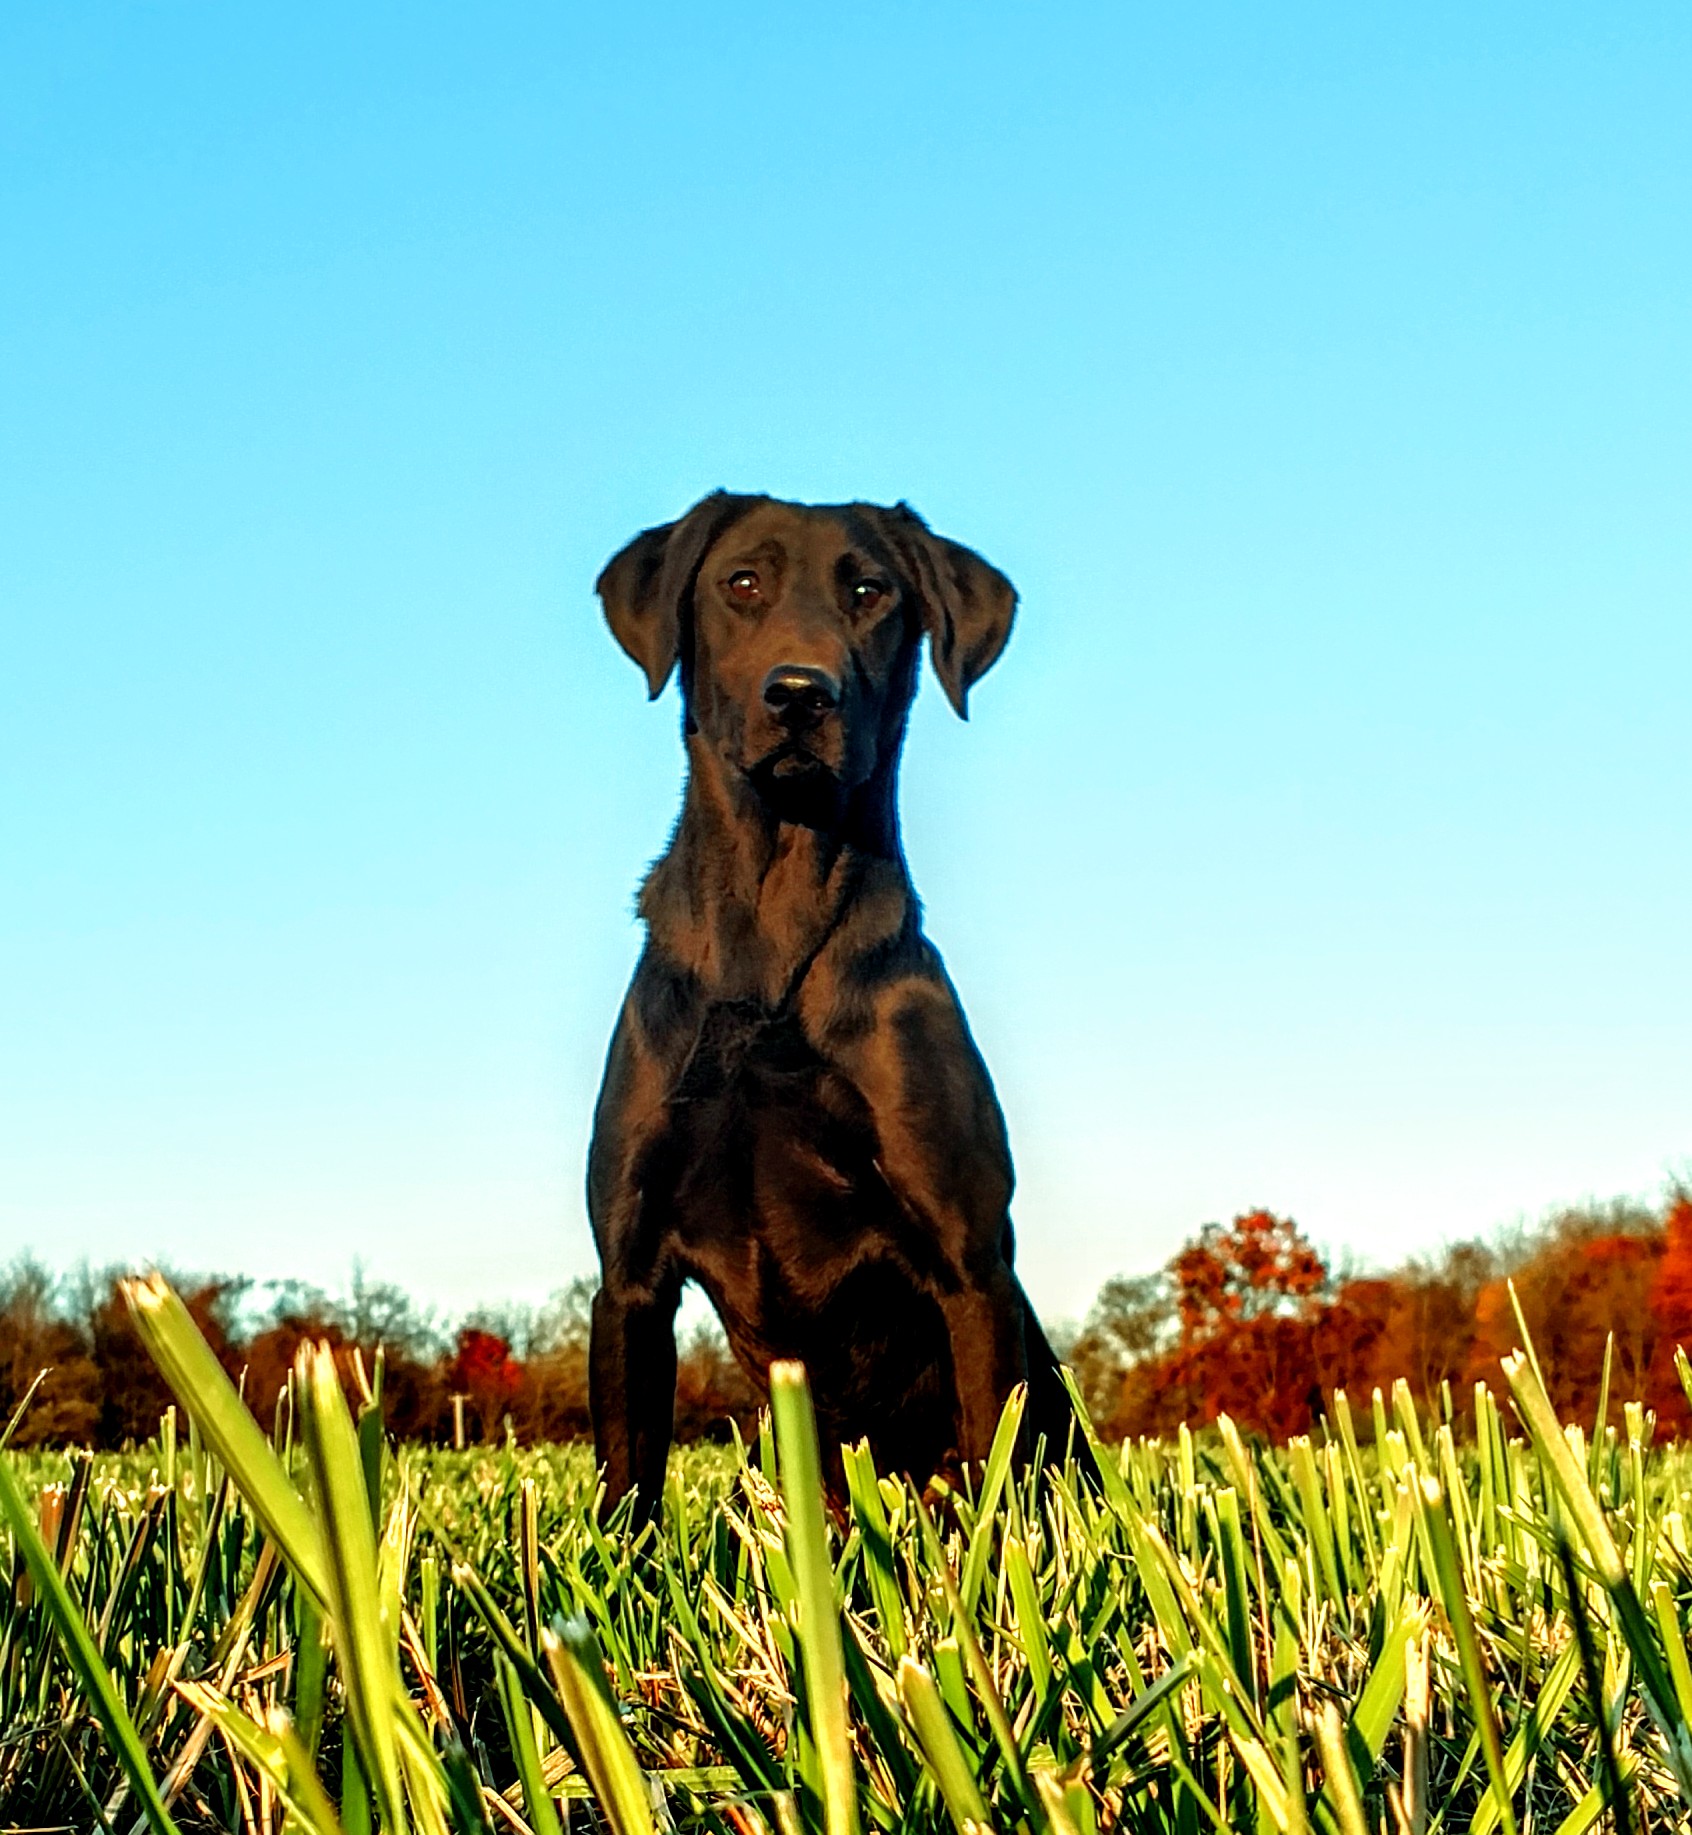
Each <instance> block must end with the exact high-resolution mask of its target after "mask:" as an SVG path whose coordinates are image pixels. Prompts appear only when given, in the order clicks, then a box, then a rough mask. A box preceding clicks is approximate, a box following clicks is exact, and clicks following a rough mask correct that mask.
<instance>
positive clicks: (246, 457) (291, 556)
mask: <svg viewBox="0 0 1692 1835" xmlns="http://www.w3.org/2000/svg"><path fill="white" fill-rule="evenodd" d="M1689 98H1692V11H1689V10H1688V9H1687V8H1686V7H1685V6H1684V5H1682V4H1678V3H1677V4H1673V5H1650V4H1642V5H1636V6H1628V7H1624V8H1614V9H1601V8H1594V7H1591V6H1586V5H1583V6H1569V5H1547V4H1535V5H1532V6H1527V5H1519V6H1510V5H1499V6H1489V7H1485V8H1478V9H1477V8H1474V7H1470V6H1456V5H1450V6H1426V7H1416V8H1408V9H1407V8H1365V7H1358V6H1353V5H1346V6H1341V5H1328V6H1322V5H1311V6H1303V7H1296V8H1285V7H1274V8H1271V7H1263V6H1256V5H1252V6H1247V5H1240V6H1224V5H1205V4H1200V5H1183V6H1159V7H1147V6H1138V5H1125V6H1098V7H1093V6H1084V5H1074V6H1062V5H1059V6H1047V7H1039V8H1036V7H1033V6H1010V5H1002V4H994V3H985V4H984V3H982V0H976V3H973V4H970V5H968V6H964V5H914V6H913V5H910V4H899V5H892V4H870V5H865V4H859V5H857V6H854V7H852V8H850V9H840V8H823V7H801V6H794V5H786V6H775V5H770V6H764V7H760V6H755V5H744V4H736V3H735V0H728V3H727V4H723V5H717V6H711V7H699V6H684V5H679V4H678V5H626V4H625V5H621V6H605V5H597V6H589V5H585V4H580V3H579V0H577V3H574V4H566V5H544V6H541V5H537V6H532V7H521V6H509V5H495V6H491V7H483V8H473V9H467V8H464V7H462V6H429V5H418V4H406V5H404V6H397V5H396V6H389V7H383V6H375V5H361V6H357V7H351V8H349V7H329V6H321V5H306V4H299V5H293V6H289V7H283V8H274V7H272V8H260V7H238V8H213V7H210V6H203V5H182V6H172V7H143V6H114V5H97V4H96V5H89V6H81V7H46V6H34V7H24V6H13V7H8V8H6V9H5V10H4V12H3V14H0V1255H3V1254H5V1253H9V1252H11V1251H13V1250H15V1249H18V1248H22V1247H23V1246H25V1245H28V1246H31V1247H33V1248H34V1249H35V1250H36V1251H38V1252H40V1253H41V1254H43V1255H44V1256H46V1257H47V1258H48V1259H49V1260H50V1261H51V1262H53V1263H55V1264H57V1265H61V1266H63V1265H68V1264H69V1263H71V1262H73V1261H74V1260H76V1259H77V1258H79V1257H82V1256H88V1257H91V1258H93V1259H95V1260H96V1261H106V1260H110V1259H126V1260H140V1259H143V1258H146V1257H149V1256H157V1257H162V1258H166V1259H168V1260H170V1261H172V1262H175V1263H177V1264H178V1265H184V1266H187V1267H192V1268H223V1269H239V1270H242V1271H245V1272H248V1273H251V1274H254V1275H257V1276H260V1277H266V1276H275V1275H281V1274H297V1275H302V1276H305V1277H308V1278H314V1279H317V1280H320V1281H323V1282H325V1283H327V1284H331V1285H338V1284H341V1283H344V1282H345V1280H346V1279H347V1277H348V1274H349V1271H350V1269H351V1266H352V1263H353V1260H354V1258H355V1257H361V1258H363V1260H364V1262H365V1264H366V1265H367V1267H368V1268H369V1270H370V1272H371V1273H372V1275H375V1276H380V1277H385V1278H393V1279H397V1280H400V1281H403V1282H405V1283H407V1284H409V1285H410V1286H411V1287H412V1288H413V1289H414V1290H415V1291H416V1292H417V1293H419V1294H420V1295H421V1296H422V1297H423V1298H424V1299H426V1300H428V1301H431V1302H433V1303H435V1304H438V1305H441V1306H443V1307H447V1308H462V1307H466V1306H468V1305H470V1304H472V1303H474V1302H476V1301H480V1300H485V1299H494V1298H534V1297H537V1296H539V1295H540V1294H543V1293H545V1292H546V1291H547V1290H549V1289H550V1288H552V1287H554V1286H556V1285H557V1284H558V1283H560V1282H561V1281H563V1280H565V1279H567V1278H568V1277H570V1276H571V1275H573V1274H576V1273H580V1272H583V1271H585V1270H587V1269H588V1268H590V1267H591V1265H592V1251H591V1246H590V1243H589V1238H588V1233H587V1226H586V1222H585V1216H584V1209H583V1204H582V1201H581V1196H580V1187H581V1173H582V1162H583V1157H584V1150H585V1146H586V1140H587V1132H588V1123H589V1114H590V1109H591V1105H592V1100H593V1095H594V1091H595V1088H596V1086H597V1082H598V1076H599V1071H600V1065H601V1061H602V1056H603V1052H604V1047H605V1042H606V1039H607V1037H608V1034H609V1030H610V1026H611V1023H612V1020H613V1017H614V1014H615V1010H616V1007H617V1003H618V1000H619V998H620V993H621V989H622V985H623V983H624V981H625V979H626V977H627V974H628V971H629V969H630V967H631V965H632V962H633V960H634V957H635V954H636V952H637V949H638V946H639V937H638V932H637V930H636V927H635V925H634V923H633V921H632V916H631V901H632V895H633V893H634V890H635V887H636V885H637V883H638V880H639V878H640V875H641V873H642V871H643V869H644V866H645V864H646V863H647V862H648V861H649V860H650V859H651V858H652V857H653V856H654V855H655V854H656V853H657V852H658V851H659V850H660V849H661V847H662V845H663V841H664V838H665V834H666V832H667V828H668V825H669V823H670V821H671V819H672V817H673V814H674V811H675V807H676V799H677V790H678V787H679V782H680V762H681V753H680V747H679V743H678V739H677V732H676V727H677V708H676V704H675V699H674V692H673V690H672V691H671V693H670V694H669V695H667V696H666V698H665V700H664V701H663V702H662V703H660V704H659V705H657V706H656V707H649V706H648V705H647V704H646V701H645V696H644V690H643V686H642V683H641V680H640V678H639V675H638V673H637V672H636V670H635V669H634V667H633V666H632V665H631V664H630V663H629V662H628V661H627V660H626V659H625V658H624V657H623V656H622V655H621V654H620V653H619V652H618V651H617V649H616V648H615V646H614V645H613V643H612V642H611V640H610V638H609V636H608V635H607V634H606V632H605V630H604V628H603V626H602V625H601V623H600V621H599V618H598V613H597V608H596V604H595V602H594V600H593V597H592V590H591V588H592V581H593V578H594V575H595V573H596V572H597V570H598V568H599V566H600V565H601V563H602V562H603V561H604V560H605V558H606V557H607V556H608V555H609V554H610V553H611V552H612V551H613V550H614V549H615V548H617V547H618V546H619V545H620V544H621V543H622V542H623V540H624V539H626V538H627V537H628V536H629V535H630V534H632V533H633V532H634V531H635V530H637V529H639V528H641V527H643V526H645V525H648V524H650V523H653V522H657V521H661V520H664V519H667V518H669V517H671V516H673V515H676V514H677V513H679V512H680V511H681V510H682V509H684V508H685V507H686V506H687V505H688V504H689V503H690V502H691V501H692V500H693V499H694V498H696V497H697V496H699V495H701V494H702V493H703V492H705V491H706V490H708V489H710V488H712V487H714V486H717V485H727V486H730V487H733V488H736V489H742V490H765V491H770V492H773V493H776V494H779V495H788V496H796V497H801V498H821V499H838V498H843V497H868V498H873V499H882V500H893V499H896V498H900V497H904V498H908V499H909V500H910V501H911V502H913V503H914V504H915V505H917V506H918V507H919V508H920V509H921V510H922V511H923V512H924V513H925V514H926V515H927V516H928V517H929V519H930V520H931V521H932V522H933V523H934V524H935V525H936V526H937V527H938V528H939V529H941V530H942V531H943V532H945V533H947V534H950V535H953V536H956V537H958V538H960V539H962V540H964V541H967V542H969V543H971V544H973V545H975V546H977V547H979V548H980V549H981V550H982V551H983V552H984V553H986V554H987V555H988V556H989V557H990V558H991V559H992V560H994V561H995V562H997V563H998V564H999V565H1000V566H1002V567H1003V568H1004V569H1005V570H1006V571H1007V572H1009V573H1010V574H1011V575H1012V577H1013V578H1014V579H1015V580H1016V581H1017V583H1018V585H1019V586H1020V587H1021V589H1022V593H1023V610H1022V617H1021V621H1020V624H1019V627H1018V629H1017V632H1016V634H1015V636H1014V638H1013V640H1012V642H1011V645H1010V648H1009V650H1008V651H1007V653H1006V655H1005V657H1004V660H1003V661H1002V662H1001V664H1000V665H999V667H998V669H997V670H996V671H995V673H994V674H993V675H992V676H990V677H989V678H988V679H987V680H986V681H985V682H984V683H983V684H982V685H981V687H980V688H979V689H978V691H977V692H976V694H975V695H974V696H973V697H972V711H973V717H972V719H971V721H970V723H969V725H968V726H964V725H961V724H960V723H958V722H957V721H956V720H954V719H953V717H952V716H951V714H950V713H949V711H948V710H947V709H946V707H945V704H944V701H943V699H942V697H941V696H940V695H939V693H938V692H937V691H936V689H935V687H934V685H933V684H932V682H929V683H928V684H926V685H925V687H924V689H923V691H922V695H921V698H920V702H919V706H918V709H917V713H916V717H915V719H914V722H913V726H912V731H911V738H910V744H909V750H908V753H907V769H906V775H905V815H906V839H907V843H908V847H909V852H910V856H911V861H912V867H913V871H914V874H915V877H916V880H917V884H918V886H919V888H920V889H921V891H922V892H923V894H924V897H925V900H926V904H927V909H928V915H929V927H930V930H931V932H932V934H933V936H934V938H935V939H936V941H937V942H938V943H939V945H940V947H941V949H942V950H943V951H944V952H945V953H946V955H947V958H948V960H949V963H950V966H951V968H952V972H953V975H954V977H955V979H956V980H957V981H958V983H959V985H960V988H961V990H962V992H963V995H964V999H965V1003H966V1006H967V1008H968V1011H969V1013H970V1016H971V1019H972V1022H973V1024H974V1027H975V1030H976V1033H977V1036H978V1038H979V1040H980V1041H981V1044H982V1046H983V1048H984V1050H985V1052H986V1054H987V1057H988V1060H989V1062H990V1064H991V1066H992V1068H993V1070H994V1072H995V1074H996V1077H997V1080H998V1085H999V1089H1000V1093H1001V1096H1002V1098H1003V1100H1004V1103H1005V1107H1006V1109H1007V1112H1008V1115H1009V1120H1010V1127H1011V1135H1012V1141H1013V1145H1014V1147H1015V1150H1016V1153H1017V1158H1018V1165H1019V1170H1020V1177H1021V1184H1020V1188H1019V1193H1018V1200H1017V1210H1016V1217H1017V1224H1018V1230H1019V1235H1020V1239H1021V1244H1022V1267H1023V1270H1024V1275H1025V1279H1026V1281H1027V1283H1028V1285H1029V1288H1030V1290H1031V1292H1032V1293H1033V1295H1034V1297H1035V1300H1036V1302H1037V1303H1038V1304H1039V1305H1040V1306H1041V1308H1042V1309H1043V1310H1044V1311H1046V1312H1047V1313H1049V1314H1064V1313H1069V1314H1074V1313H1079V1312H1080V1311H1083V1310H1084V1309H1085V1306H1086V1304H1087V1302H1088V1300H1089V1298H1090V1296H1091V1294H1092V1293H1093V1291H1094V1290H1095V1288H1096V1287H1097V1285H1098V1284H1099V1282H1100V1281H1101V1280H1102V1279H1103V1278H1105V1277H1106V1276H1108V1275H1110V1274H1111V1273H1113V1272H1115V1271H1118V1270H1125V1269H1144V1268H1149V1267H1151V1266H1153V1265H1155V1264H1157V1263H1158V1262H1160V1261H1162V1260H1164V1259H1165V1258H1166V1257H1167V1256H1168V1255H1169V1254H1170V1253H1171V1252H1172V1251H1173V1249H1174V1248H1175V1247H1176V1246H1177V1245H1178V1243H1179V1242H1180V1240H1181V1239H1182V1238H1183V1237H1184V1236H1185V1235H1187V1234H1188V1233H1190V1232H1191V1231H1192V1230H1193V1229H1194V1228H1195V1227H1196V1226H1197V1225H1198V1224H1200V1223H1202V1222H1204V1221H1205V1220H1206V1219H1209V1218H1219V1217H1225V1216H1228V1215H1231V1214H1232V1213H1233V1212H1235V1211H1237V1210H1240V1209H1243V1208H1246V1207H1248V1206H1253V1205H1259V1204H1261V1205H1267V1206H1270V1207H1272V1208H1274V1209H1277V1210H1280V1211H1284V1212H1290V1213H1291V1214H1292V1215H1293V1216H1295V1217H1296V1218H1297V1219H1298V1220H1299V1221H1300V1222H1301V1223H1303V1224H1304V1225H1305V1226H1306V1228H1307V1229H1309V1230H1310V1231H1311V1232H1312V1233H1313V1234H1314V1235H1315V1236H1316V1237H1317V1238H1318V1239H1319V1240H1320V1241H1322V1242H1324V1243H1326V1244H1328V1245H1330V1246H1332V1247H1333V1248H1335V1249H1336V1250H1339V1249H1343V1250H1347V1251H1349V1252H1351V1253H1352V1254H1353V1255H1355V1256H1357V1257H1359V1258H1362V1259H1366V1260H1375V1261H1381V1260H1391V1259H1394V1258H1396V1257H1397V1256H1399V1255H1401V1254H1402V1253H1404V1252H1406V1251H1409V1250H1411V1249H1415V1248H1418V1247H1424V1246H1430V1245H1435V1244H1437V1243H1439V1242H1441V1241H1442V1240H1446V1239H1449V1238H1452V1237H1456V1236H1460V1235H1463V1234H1467V1233H1470V1232H1475V1231H1484V1230H1487V1229H1490V1228H1492V1227H1493V1226H1495V1225H1498V1224H1500V1223H1504V1222H1507V1221H1509V1220H1511V1219H1513V1218H1516V1217H1518V1216H1521V1215H1523V1214H1528V1215H1532V1214H1535V1213H1537V1212H1539V1211H1540V1210H1542V1209H1543V1208H1544V1207H1546V1206H1549V1205H1551V1204H1554V1203H1556V1202H1559V1201H1563V1200H1577V1199H1580V1198H1582V1197H1585V1196H1588V1195H1597V1196H1611V1195H1616V1194H1620V1193H1638V1194H1642V1195H1646V1196H1650V1195H1654V1194H1657V1193H1660V1191H1661V1190H1662V1188H1663V1185H1664V1182H1665V1180H1666V1179H1667V1178H1668V1177H1670V1176H1671V1175H1673V1174H1675V1173H1676V1172H1685V1171H1687V1170H1688V1169H1692V1049H1689V1044H1692V847H1689V844H1688V842H1689V827H1692V823H1689V812H1692V745H1689V736H1692V735H1689V728H1692V721H1689V713H1688V706H1689V703H1688V695H1689V688H1692V102H1689Z"/></svg>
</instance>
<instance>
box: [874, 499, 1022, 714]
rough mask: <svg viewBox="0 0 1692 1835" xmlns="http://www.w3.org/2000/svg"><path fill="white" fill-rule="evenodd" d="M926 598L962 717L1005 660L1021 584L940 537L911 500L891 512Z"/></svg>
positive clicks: (928, 624)
mask: <svg viewBox="0 0 1692 1835" xmlns="http://www.w3.org/2000/svg"><path fill="white" fill-rule="evenodd" d="M887 514H888V516H889V519H890V521H891V523H892V531H891V533H892V535H893V538H894V542H895V544H896V546H897V547H898V549H899V552H900V553H901V554H902V555H903V556H904V557H905V560H906V563H907V565H908V566H909V568H910V571H911V576H912V579H911V583H912V585H913V586H915V588H916V590H917V596H918V598H919V599H920V600H921V602H922V624H923V629H924V630H925V631H927V633H928V653H929V656H930V657H931V658H932V660H933V663H934V673H935V674H936V675H937V676H938V677H939V678H940V686H941V687H942V688H944V689H945V691H946V699H947V700H948V701H950V702H951V704H952V706H953V708H954V709H955V710H956V712H957V715H958V718H959V719H960V720H967V719H968V718H969V691H970V689H971V688H973V687H974V686H975V684H976V683H977V682H978V681H980V679H981V678H982V676H984V675H985V674H986V673H987V671H988V670H989V669H991V668H992V667H993V665H994V663H996V662H997V661H998V659H999V652H1000V651H1001V650H1003V649H1004V647H1005V642H1006V640H1007V639H1008V638H1009V636H1010V630H1011V620H1012V619H1013V618H1014V617H1015V616H1016V588H1015V587H1014V586H1012V585H1011V583H1010V581H1009V580H1007V579H1006V578H1005V576H1004V575H1003V574H1002V573H1000V572H999V570H998V568H996V567H994V566H992V565H991V564H990V563H989V562H987V561H984V560H983V559H982V558H981V556H980V555H979V554H977V553H976V552H975V550H974V549H973V548H965V547H964V546H963V545H962V544H961V543H959V542H949V541H947V540H946V538H945V537H944V536H943V535H936V534H935V533H934V531H933V530H932V529H930V528H929V526H928V524H927V523H925V522H924V521H923V520H922V518H921V517H920V516H919V515H917V513H916V511H915V510H913V509H912V508H911V506H910V505H909V504H908V503H901V504H898V505H896V506H895V507H894V508H893V509H892V510H891V511H890V512H887Z"/></svg>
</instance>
